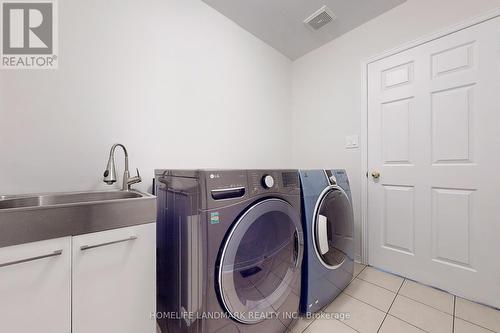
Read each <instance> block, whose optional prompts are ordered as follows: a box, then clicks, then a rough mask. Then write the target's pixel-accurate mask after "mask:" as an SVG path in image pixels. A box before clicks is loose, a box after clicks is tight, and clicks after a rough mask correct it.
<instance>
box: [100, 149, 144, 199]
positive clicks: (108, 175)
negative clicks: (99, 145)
mask: <svg viewBox="0 0 500 333" xmlns="http://www.w3.org/2000/svg"><path fill="white" fill-rule="evenodd" d="M116 147H121V148H122V149H123V152H124V153H125V171H124V172H123V185H122V190H123V191H129V190H130V187H131V186H132V185H133V184H137V183H140V182H141V181H142V178H141V176H140V175H139V169H137V176H135V177H130V172H129V169H128V152H127V149H126V148H125V146H124V145H122V144H120V143H116V144H114V145H113V147H111V151H110V152H109V160H108V165H107V166H106V171H104V179H103V181H104V182H105V183H106V184H108V185H113V184H114V183H116V168H115V149H116Z"/></svg>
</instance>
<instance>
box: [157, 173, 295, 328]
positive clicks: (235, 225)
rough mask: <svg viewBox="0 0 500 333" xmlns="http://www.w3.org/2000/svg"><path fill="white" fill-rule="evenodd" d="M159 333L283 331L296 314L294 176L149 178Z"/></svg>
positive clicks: (179, 175)
mask: <svg viewBox="0 0 500 333" xmlns="http://www.w3.org/2000/svg"><path fill="white" fill-rule="evenodd" d="M155 184H156V194H157V196H158V220H157V247H158V248H157V293H158V302H157V311H158V313H157V318H158V323H159V326H160V327H161V329H162V330H163V332H166V331H168V332H169V333H173V332H190V333H191V332H209V333H212V332H256V333H257V332H258V333H262V332H284V331H285V330H286V328H287V327H288V326H289V325H290V324H291V322H292V321H293V319H294V318H296V314H297V312H298V311H299V302H300V288H301V263H302V254H303V234H302V226H301V218H300V209H301V208H300V207H301V201H300V200H301V197H300V180H299V175H298V171H297V170H268V171H264V170H226V171H215V170H156V177H155Z"/></svg>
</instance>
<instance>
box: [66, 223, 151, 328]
mask: <svg viewBox="0 0 500 333" xmlns="http://www.w3.org/2000/svg"><path fill="white" fill-rule="evenodd" d="M155 310H156V224H155V223H150V224H144V225H140V226H134V227H129V228H123V229H116V230H110V231H104V232H98V233H93V234H88V235H81V236H77V237H73V333H89V332H92V333H110V332H120V333H138V332H141V333H148V332H151V333H153V332H155V329H156V326H155V325H156V324H155V320H154V317H153V314H154V312H155Z"/></svg>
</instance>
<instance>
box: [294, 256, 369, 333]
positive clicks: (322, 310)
mask: <svg viewBox="0 0 500 333" xmlns="http://www.w3.org/2000/svg"><path fill="white" fill-rule="evenodd" d="M360 265H364V264H360ZM366 267H368V265H364V267H363V269H362V270H360V271H359V273H358V274H356V275H354V274H353V278H352V280H351V281H350V282H349V284H348V285H347V286H346V287H345V288H344V289H342V290H341V291H340V292H339V295H340V294H342V293H343V292H344V290H346V289H347V287H348V286H349V285H350V284H351V283H352V281H354V279H356V277H357V276H358V275H359V274H361V272H362V271H364V270H365V268H366ZM353 273H354V272H353ZM337 297H338V295H337ZM337 297H335V299H336V298H337ZM335 299H334V300H333V301H332V302H330V303H329V304H327V305H325V306H324V307H322V308H321V309H320V310H319V311H318V312H319V313H324V310H325V309H326V308H327V307H328V306H329V305H330V304H332V303H333V302H334V301H335ZM317 319H318V318H316V317H314V318H313V320H312V321H311V322H310V323H309V325H307V326H306V327H305V328H304V329H303V330H302V331H300V333H304V332H305V331H306V330H307V329H308V328H309V326H311V325H312V324H313V323H314V322H315V321H316V320H317ZM336 320H337V319H336ZM338 321H340V320H338ZM340 322H341V323H342V324H344V325H346V326H347V327H349V328H352V327H351V326H349V325H347V324H345V323H343V322H342V321H340ZM353 329H354V328H353ZM356 332H358V331H356Z"/></svg>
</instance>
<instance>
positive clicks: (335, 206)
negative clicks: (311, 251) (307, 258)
mask: <svg viewBox="0 0 500 333" xmlns="http://www.w3.org/2000/svg"><path fill="white" fill-rule="evenodd" d="M319 200H320V201H319V204H318V209H317V211H316V217H315V223H314V224H313V229H314V230H313V235H314V241H315V245H316V253H317V254H318V256H319V257H320V259H321V261H322V262H323V264H325V265H326V266H328V267H329V268H337V267H340V266H341V265H342V264H343V263H344V261H345V260H346V259H349V260H352V255H353V253H352V252H353V237H352V236H353V226H354V223H353V213H352V207H351V203H350V201H349V198H348V197H347V195H346V194H345V192H344V191H342V190H341V189H340V188H337V187H332V188H330V189H329V190H328V191H326V192H325V193H324V195H323V196H322V197H321V198H320V199H319Z"/></svg>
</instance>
